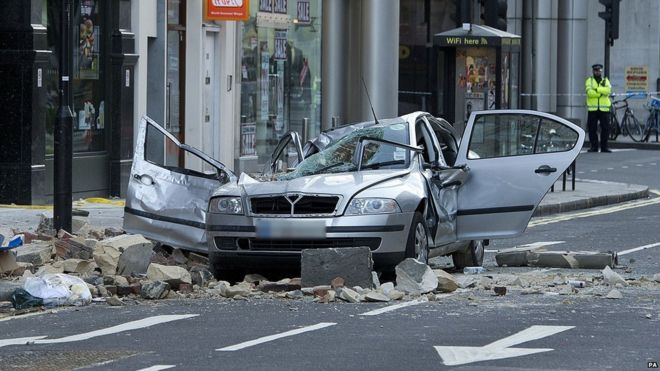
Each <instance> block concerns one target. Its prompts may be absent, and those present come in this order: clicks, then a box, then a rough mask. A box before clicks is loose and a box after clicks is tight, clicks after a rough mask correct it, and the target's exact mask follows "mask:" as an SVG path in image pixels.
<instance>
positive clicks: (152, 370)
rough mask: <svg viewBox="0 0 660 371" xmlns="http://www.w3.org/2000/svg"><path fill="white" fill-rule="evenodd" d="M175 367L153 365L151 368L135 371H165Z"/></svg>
mask: <svg viewBox="0 0 660 371" xmlns="http://www.w3.org/2000/svg"><path fill="white" fill-rule="evenodd" d="M173 367H176V366H175V365H153V366H151V367H147V368H141V369H139V370H137V371H160V370H167V369H168V368H173Z"/></svg>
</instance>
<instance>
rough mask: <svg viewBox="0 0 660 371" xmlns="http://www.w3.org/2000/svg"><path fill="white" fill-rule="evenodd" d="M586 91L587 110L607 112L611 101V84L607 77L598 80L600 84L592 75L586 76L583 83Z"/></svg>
mask: <svg viewBox="0 0 660 371" xmlns="http://www.w3.org/2000/svg"><path fill="white" fill-rule="evenodd" d="M584 85H585V89H586V91H587V110H588V111H604V112H609V110H610V106H611V105H612V102H610V93H611V92H612V85H610V80H608V79H607V77H603V79H602V80H600V84H599V83H598V82H597V81H596V79H595V78H594V77H593V76H590V77H589V78H587V81H586V82H585V83H584Z"/></svg>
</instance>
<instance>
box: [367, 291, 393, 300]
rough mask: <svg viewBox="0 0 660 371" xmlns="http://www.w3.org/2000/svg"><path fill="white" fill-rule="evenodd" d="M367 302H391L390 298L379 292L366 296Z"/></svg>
mask: <svg viewBox="0 0 660 371" xmlns="http://www.w3.org/2000/svg"><path fill="white" fill-rule="evenodd" d="M364 298H365V299H366V300H367V301H376V302H388V301H390V298H389V296H387V295H385V294H381V293H380V292H378V291H372V292H370V293H368V294H366V295H365V296H364Z"/></svg>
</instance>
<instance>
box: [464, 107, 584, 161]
mask: <svg viewBox="0 0 660 371" xmlns="http://www.w3.org/2000/svg"><path fill="white" fill-rule="evenodd" d="M577 138H578V133H577V132H575V131H574V130H573V129H571V128H569V127H567V126H566V125H563V124H561V123H558V122H555V121H553V120H550V119H547V118H542V117H539V116H535V115H521V114H512V115H506V114H504V115H481V116H480V117H478V118H477V119H476V120H475V122H474V126H473V129H472V135H471V137H470V145H469V150H470V151H471V152H470V153H469V155H468V158H469V159H479V158H480V159H486V158H496V157H510V156H524V155H531V154H537V153H549V152H561V151H569V150H571V149H573V147H574V146H575V143H576V142H577Z"/></svg>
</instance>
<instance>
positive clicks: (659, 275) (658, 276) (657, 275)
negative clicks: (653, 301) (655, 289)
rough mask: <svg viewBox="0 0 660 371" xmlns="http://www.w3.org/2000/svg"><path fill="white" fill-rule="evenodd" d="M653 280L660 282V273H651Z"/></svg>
mask: <svg viewBox="0 0 660 371" xmlns="http://www.w3.org/2000/svg"><path fill="white" fill-rule="evenodd" d="M653 280H654V281H655V282H658V283H660V273H656V274H654V275H653Z"/></svg>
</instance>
